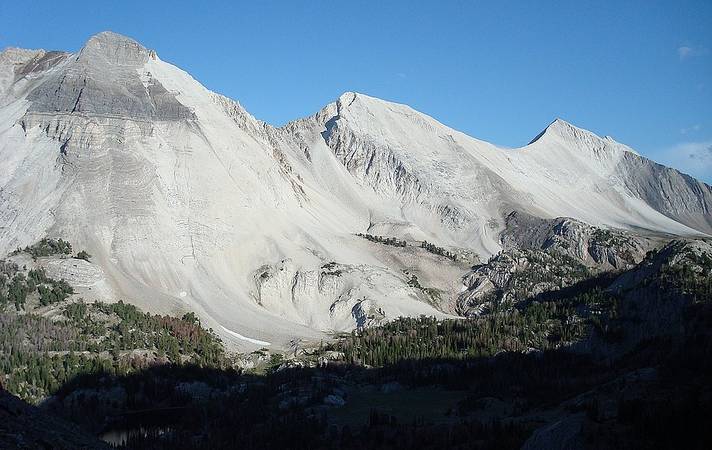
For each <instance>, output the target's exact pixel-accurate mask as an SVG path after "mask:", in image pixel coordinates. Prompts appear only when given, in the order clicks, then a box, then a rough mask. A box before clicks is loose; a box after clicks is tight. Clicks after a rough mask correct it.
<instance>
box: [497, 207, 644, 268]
mask: <svg viewBox="0 0 712 450" xmlns="http://www.w3.org/2000/svg"><path fill="white" fill-rule="evenodd" d="M501 239H502V247H503V248H504V250H514V249H532V250H553V251H556V252H558V253H562V254H565V255H568V256H570V257H572V258H574V259H577V260H580V261H581V262H582V263H584V264H586V265H587V266H592V267H596V268H598V269H613V270H621V269H625V268H628V267H631V266H633V265H635V264H637V263H638V262H640V261H641V260H642V259H643V257H644V256H645V253H646V252H647V251H648V250H650V249H651V248H652V247H653V246H654V245H655V241H656V240H655V239H653V238H651V237H643V236H640V235H636V234H634V233H630V232H625V231H623V230H616V229H601V228H598V227H593V226H591V225H587V224H585V223H583V222H581V221H579V220H576V219H572V218H568V217H558V218H555V219H542V218H539V217H534V216H531V215H529V214H526V213H521V212H517V211H514V212H512V213H510V214H509V215H508V216H507V217H506V219H505V229H504V231H503V232H502V234H501Z"/></svg>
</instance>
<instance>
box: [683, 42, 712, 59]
mask: <svg viewBox="0 0 712 450" xmlns="http://www.w3.org/2000/svg"><path fill="white" fill-rule="evenodd" d="M706 54H707V49H706V48H705V47H695V46H691V45H681V46H680V47H678V48H677V56H678V57H679V58H680V61H684V60H686V59H690V58H693V57H695V56H703V55H706Z"/></svg>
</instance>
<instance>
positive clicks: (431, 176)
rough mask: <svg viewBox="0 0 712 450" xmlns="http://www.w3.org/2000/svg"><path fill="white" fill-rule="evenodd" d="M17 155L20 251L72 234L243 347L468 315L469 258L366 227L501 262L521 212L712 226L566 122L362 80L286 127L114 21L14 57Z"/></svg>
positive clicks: (7, 233)
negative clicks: (529, 135) (463, 128)
mask: <svg viewBox="0 0 712 450" xmlns="http://www.w3.org/2000/svg"><path fill="white" fill-rule="evenodd" d="M0 161H2V162H0V164H1V165H2V170H0V252H1V253H3V254H4V253H7V252H9V251H11V250H13V249H14V248H16V247H18V246H24V245H28V244H31V243H33V242H35V241H37V240H39V239H41V238H42V237H44V236H47V235H50V236H57V237H62V238H65V239H69V240H70V241H71V242H72V243H73V244H74V246H75V248H82V249H84V248H85V249H87V250H88V251H89V253H91V254H92V255H94V259H93V262H94V263H95V264H97V265H99V266H101V269H102V270H101V271H99V272H97V273H103V274H105V277H106V280H105V284H106V285H107V286H110V290H111V291H112V293H111V294H110V295H109V297H111V298H109V299H112V298H113V299H118V298H124V299H126V300H129V301H132V302H134V303H137V304H139V305H140V306H142V307H144V308H148V309H150V310H153V311H158V312H169V313H181V312H184V311H186V310H194V311H196V312H198V313H199V314H200V315H201V317H202V318H203V319H204V321H205V322H206V323H207V324H208V325H209V326H212V327H213V328H214V329H215V330H216V331H218V332H219V333H221V334H222V335H223V337H224V338H225V339H226V340H227V341H228V342H229V343H230V344H231V345H233V346H235V347H238V348H242V349H246V348H253V347H255V346H258V347H259V346H264V345H267V344H268V343H269V344H271V345H276V346H283V345H285V343H286V342H288V341H289V340H291V339H294V338H308V339H319V338H321V337H322V336H323V334H322V333H323V332H330V331H341V330H349V329H351V328H353V327H354V326H357V325H362V324H368V323H373V322H375V321H378V320H383V319H388V318H393V317H396V316H398V315H419V314H430V315H432V314H436V315H442V314H444V312H447V311H451V310H452V309H450V306H451V304H452V302H453V301H454V299H455V298H456V296H457V294H458V292H459V290H460V289H461V284H460V281H459V279H460V276H461V275H462V274H463V273H464V272H465V271H466V269H467V265H466V264H463V265H459V264H456V263H452V262H451V261H449V260H447V259H445V258H442V257H439V256H436V255H433V254H431V253H428V252H426V251H425V250H422V249H420V248H416V247H406V248H405V249H401V248H395V247H388V246H384V245H381V244H376V243H371V242H368V241H366V240H364V239H361V238H359V237H357V236H355V233H358V232H370V233H373V234H380V235H387V236H400V237H404V238H406V239H408V240H411V241H419V240H424V239H426V240H428V241H430V242H434V243H436V244H438V245H441V246H449V247H451V248H461V249H465V250H472V251H474V252H477V253H479V254H480V256H481V257H486V256H489V255H490V254H492V253H494V252H497V251H498V250H499V248H500V244H499V233H500V231H501V229H502V227H503V221H504V217H505V215H506V214H507V213H508V212H510V211H511V210H524V211H526V212H528V213H530V214H533V215H536V216H540V217H546V218H550V217H559V216H571V217H575V218H578V219H580V220H583V221H585V222H589V223H593V224H596V225H603V226H614V227H626V228H635V227H637V228H644V229H649V230H654V231H663V232H669V233H677V234H690V233H695V232H700V231H701V232H705V233H709V232H711V231H712V225H710V223H711V222H710V219H709V209H708V208H709V205H710V188H709V186H707V185H704V184H702V183H699V182H696V181H695V180H692V179H688V178H685V177H684V176H682V175H680V174H679V173H677V172H676V171H673V170H672V169H665V170H663V169H660V168H659V167H658V166H656V165H654V163H652V162H650V161H648V160H646V159H644V158H641V157H640V156H637V155H636V154H634V153H633V152H632V151H630V149H628V148H626V147H624V146H622V145H620V144H617V143H615V142H614V141H612V140H609V139H601V138H598V137H596V136H595V135H592V134H591V133H588V132H586V131H583V130H579V129H577V128H575V127H573V126H571V125H569V124H566V123H565V122H561V121H556V122H554V123H553V124H552V125H550V126H549V127H548V128H547V129H546V130H545V132H544V133H543V134H542V135H541V136H540V137H539V138H538V139H536V140H535V141H534V142H533V143H532V144H530V145H528V146H526V147H524V148H521V149H516V150H503V149H500V148H497V147H495V146H493V145H491V144H488V143H486V142H482V141H479V140H476V139H473V138H471V137H468V136H466V135H464V134H462V133H459V132H457V131H455V130H452V129H450V128H447V127H446V126H444V125H442V124H440V123H438V122H437V121H435V120H434V119H432V118H430V117H428V116H426V115H424V114H421V113H418V112H416V111H414V110H413V109H411V108H409V107H407V106H404V105H398V104H393V103H389V102H384V101H381V100H378V99H374V98H371V97H368V96H365V95H362V94H354V93H347V94H344V95H343V96H341V97H340V98H339V100H338V101H337V102H335V103H333V104H330V105H327V106H326V107H325V108H324V109H323V110H322V111H320V112H319V113H317V114H316V115H314V116H312V117H308V118H305V119H300V120H298V121H295V122H292V123H290V124H288V125H286V126H285V127H282V128H274V127H271V126H269V125H267V124H265V123H263V122H260V121H258V120H256V119H255V118H254V117H252V116H251V115H250V114H249V113H247V112H246V111H245V110H244V109H243V108H242V107H241V106H240V105H239V103H237V102H235V101H233V100H230V99H228V98H225V97H223V96H220V95H218V94H215V93H213V92H210V91H209V90H207V89H206V88H205V87H203V86H202V85H200V84H199V83H198V82H197V81H195V80H194V79H193V78H192V77H191V76H190V75H189V74H187V73H185V72H183V71H182V70H180V69H178V68H176V67H174V66H172V65H170V64H168V63H166V62H164V61H161V60H160V59H159V58H158V56H157V55H156V54H155V53H154V52H152V51H150V50H147V49H146V48H144V47H143V46H141V45H140V44H138V43H136V42H135V41H133V40H131V39H128V38H125V37H123V36H120V35H117V34H114V33H108V32H107V33H101V34H99V35H97V36H94V37H92V38H91V39H90V40H89V41H88V42H87V44H86V45H85V47H84V48H83V49H82V50H81V51H79V52H78V53H76V54H67V53H59V52H44V51H24V50H16V49H11V50H6V51H5V52H3V53H2V54H1V55H0ZM641 168H642V169H641ZM646 170H648V171H653V172H655V174H656V175H659V174H660V173H663V175H664V177H662V178H661V177H659V176H658V178H657V179H656V180H649V179H647V178H646V177H647V176H648V175H646V173H647V172H645V171H646ZM663 180H665V181H664V182H665V183H666V187H665V188H664V189H662V190H657V189H656V188H655V186H652V184H653V183H658V182H663ZM680 180H684V183H681V182H680ZM646 183H648V184H646ZM651 186H652V187H651ZM690 199H693V200H695V201H696V202H697V203H695V202H694V201H692V202H690V201H689V200H690ZM682 203H684V204H682ZM693 228H695V229H696V230H698V231H695V230H693ZM416 245H417V244H416ZM412 275H417V276H418V279H419V280H420V284H421V286H423V287H426V288H432V289H433V290H427V289H420V288H418V287H417V285H414V284H413V283H410V284H409V283H408V281H409V280H410V277H411V276H412ZM435 290H437V292H438V293H439V294H438V295H436V296H433V295H432V292H435ZM441 311H444V312H441Z"/></svg>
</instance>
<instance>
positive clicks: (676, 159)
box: [653, 141, 712, 183]
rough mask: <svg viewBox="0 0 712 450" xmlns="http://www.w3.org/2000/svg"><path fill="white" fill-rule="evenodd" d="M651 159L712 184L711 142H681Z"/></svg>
mask: <svg viewBox="0 0 712 450" xmlns="http://www.w3.org/2000/svg"><path fill="white" fill-rule="evenodd" d="M653 158H654V159H655V160H657V161H658V162H660V163H661V164H665V165H666V166H670V167H673V168H675V169H678V170H680V171H681V172H684V173H687V174H689V175H692V176H693V177H696V178H699V179H700V180H703V181H704V182H706V183H712V141H704V142H682V143H680V144H677V145H675V146H673V147H671V148H668V149H666V150H663V151H661V152H659V153H658V154H656V155H653Z"/></svg>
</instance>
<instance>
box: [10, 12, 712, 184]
mask: <svg viewBox="0 0 712 450" xmlns="http://www.w3.org/2000/svg"><path fill="white" fill-rule="evenodd" d="M103 30H112V31H116V32H119V33H122V34H125V35H128V36H130V37H133V38H135V39H137V40H138V41H140V42H141V43H143V44H144V45H145V46H147V47H149V48H153V49H155V50H156V51H157V52H158V54H159V56H160V57H161V58H162V59H163V60H165V61H169V62H171V63H173V64H176V65H178V66H180V67H181V68H183V69H185V70H187V71H188V72H190V73H191V74H192V75H193V76H194V77H195V78H197V79H198V80H200V81H201V82H202V83H203V84H205V85H206V86H207V87H208V88H210V89H212V90H214V91H218V92H221V93H223V94H225V95H228V96H230V97H232V98H235V99H237V100H239V101H240V102H241V103H242V104H243V105H244V106H245V107H246V108H247V109H248V110H249V111H250V112H251V113H252V114H254V115H255V116H256V117H258V118H260V119H263V120H266V121H267V122H270V123H273V124H282V123H284V122H286V121H289V120H291V119H294V118H297V117H301V116H305V115H308V114H311V113H313V112H315V111H317V110H318V109H320V108H321V107H322V106H323V105H325V104H326V103H328V102H330V101H333V100H334V99H335V98H336V97H338V96H339V95H340V94H341V93H342V92H344V91H358V92H363V93H366V94H369V95H373V96H376V97H380V98H383V99H387V100H393V101H398V102H403V103H407V104H409V105H411V106H413V107H414V108H416V109H418V110H420V111H423V112H425V113H427V114H429V115H431V116H434V117H435V118H437V119H438V120H440V121H442V122H443V123H445V124H447V125H449V126H451V127H453V128H456V129H459V130H461V131H464V132H466V133H468V134H470V135H472V136H475V137H478V138H481V139H485V140H488V141H491V142H494V143H496V144H500V145H505V146H512V147H514V146H520V145H523V144H525V143H526V142H528V141H529V140H530V139H531V138H532V137H534V136H535V135H536V134H537V133H538V132H539V131H540V130H541V129H543V128H544V127H545V126H546V125H547V124H548V123H549V122H550V121H551V120H552V119H554V118H556V117H562V118H563V119H565V120H568V121H570V122H572V123H574V124H575V125H578V126H580V127H582V128H587V129H590V130H592V131H594V132H596V133H597V134H600V135H611V136H613V137H614V138H616V139H617V140H619V141H621V142H624V143H626V144H628V145H631V146H632V147H634V148H635V149H637V150H638V151H639V152H641V153H643V154H645V155H647V156H650V157H652V158H653V159H655V160H658V161H660V162H664V163H667V164H671V165H674V166H676V167H679V168H681V169H683V170H684V171H686V172H688V173H692V174H694V175H696V176H698V177H701V178H703V179H705V180H706V181H708V182H710V181H712V1H710V0H700V1H665V2H659V1H623V2H619V1H602V0H599V1H592V2H583V1H580V2H574V1H571V2H566V1H559V2H549V1H493V2H491V3H484V2H474V1H472V2H465V1H438V2H436V1H432V2H425V1H419V2H415V1H407V0H404V1H390V2H388V1H373V2H359V1H350V2H341V1H334V0H332V1H281V2H275V1H251V2H237V1H236V2H227V1H226V2H205V1H203V2H189V1H185V2H182V1H170V2H160V1H116V2H108V1H96V0H94V1H67V2H60V1H29V0H28V1H3V2H2V3H0V47H6V46H17V47H26V48H46V49H61V50H71V51H76V50H78V49H79V48H81V46H82V45H83V43H84V42H85V41H86V40H87V38H88V37H89V36H91V35H92V34H94V33H97V32H99V31H103Z"/></svg>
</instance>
